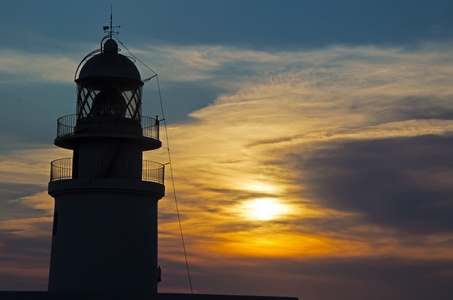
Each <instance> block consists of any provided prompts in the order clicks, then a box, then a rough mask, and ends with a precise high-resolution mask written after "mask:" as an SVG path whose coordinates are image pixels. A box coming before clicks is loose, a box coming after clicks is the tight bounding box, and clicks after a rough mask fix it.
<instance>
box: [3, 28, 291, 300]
mask: <svg viewBox="0 0 453 300" xmlns="http://www.w3.org/2000/svg"><path fill="white" fill-rule="evenodd" d="M106 29H108V30H109V34H108V35H107V36H106V37H104V39H103V40H102V41H101V47H100V49H99V50H96V51H93V52H91V53H90V54H89V55H87V56H86V57H85V58H84V59H83V60H82V62H81V63H80V65H79V68H78V69H77V70H76V76H75V82H76V84H77V103H76V114H74V115H67V116H63V117H61V118H60V119H58V122H57V125H58V128H57V137H56V139H55V145H56V146H58V147H61V148H65V149H69V150H72V154H73V155H72V157H69V158H62V159H57V160H55V161H53V162H52V163H51V179H50V183H49V194H50V195H51V196H52V197H54V198H55V212H54V222H53V232H52V249H51V259H50V274H49V285H48V292H0V300H10V299H11V300H12V299H14V300H32V299H33V300H63V299H64V300H79V299H84V300H91V299H92V300H95V299H96V300H104V299H105V300H112V299H113V300H115V299H118V300H119V299H131V300H134V299H136V300H233V299H234V300H284V299H286V300H289V299H290V300H295V299H296V298H281V297H257V296H227V295H196V294H165V293H164V294H159V293H158V292H157V284H158V282H159V281H160V268H159V267H158V263H157V248H158V247H157V232H158V230H157V206H158V201H159V199H161V198H162V197H163V196H164V195H165V186H164V165H163V164H161V163H158V162H152V161H146V160H143V152H144V151H149V150H155V149H158V148H160V147H161V146H162V143H161V141H160V140H159V118H158V117H156V118H155V119H154V118H149V117H145V116H142V113H141V110H142V109H141V108H142V97H141V96H142V86H143V85H144V83H145V82H146V80H145V81H143V80H142V79H141V75H140V73H139V71H138V69H137V67H136V66H135V64H134V62H133V61H131V60H130V59H129V58H128V57H127V56H124V55H121V54H120V53H118V52H119V50H120V49H119V48H118V44H117V43H116V41H115V40H114V39H113V38H112V37H113V26H112V24H110V27H108V26H107V28H106Z"/></svg>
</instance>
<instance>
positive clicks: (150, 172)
mask: <svg viewBox="0 0 453 300" xmlns="http://www.w3.org/2000/svg"><path fill="white" fill-rule="evenodd" d="M85 161H86V162H87V163H85V164H84V167H85V168H87V167H88V168H89V169H88V171H89V172H88V173H89V174H90V176H89V177H103V176H102V175H103V171H104V170H105V169H106V166H105V165H104V164H102V163H100V161H101V160H99V159H98V158H96V157H93V158H91V159H86V160H85ZM121 164H122V166H121V167H122V170H124V172H122V173H121V175H116V176H115V175H113V176H109V177H113V178H125V179H137V177H136V176H134V174H133V173H134V172H133V171H134V169H136V167H137V166H138V165H140V164H141V168H142V172H141V178H138V179H141V180H142V181H149V182H156V183H160V184H164V170H165V166H164V165H163V164H161V163H158V162H154V161H149V160H133V159H129V160H127V159H126V160H123V161H122V162H121ZM128 171H130V172H128ZM83 177H88V176H79V178H83ZM67 179H74V177H73V160H72V157H68V158H60V159H57V160H54V161H52V162H51V163H50V181H57V180H67Z"/></svg>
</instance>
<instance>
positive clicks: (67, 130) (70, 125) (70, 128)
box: [57, 114, 159, 140]
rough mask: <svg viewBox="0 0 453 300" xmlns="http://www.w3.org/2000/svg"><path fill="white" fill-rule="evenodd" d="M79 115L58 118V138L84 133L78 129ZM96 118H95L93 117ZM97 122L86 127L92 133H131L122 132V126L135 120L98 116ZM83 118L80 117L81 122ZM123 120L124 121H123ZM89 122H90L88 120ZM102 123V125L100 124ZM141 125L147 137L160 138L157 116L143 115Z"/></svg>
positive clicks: (143, 133)
mask: <svg viewBox="0 0 453 300" xmlns="http://www.w3.org/2000/svg"><path fill="white" fill-rule="evenodd" d="M77 119H78V118H77V115H75V114H74V115H67V116H63V117H60V118H59V119H58V120H57V139H58V138H62V137H67V136H71V135H75V134H83V133H85V132H86V131H83V130H82V131H81V130H80V129H79V130H76V126H77V125H79V124H77ZM85 119H87V121H89V118H85ZM92 119H93V120H95V118H92ZM96 120H97V121H100V122H96V123H97V124H96V125H97V126H92V127H88V126H87V125H86V124H85V126H83V127H84V129H88V130H87V131H89V132H90V133H112V132H118V133H130V132H129V131H126V132H121V128H128V126H124V125H125V124H123V123H126V124H127V123H128V122H130V123H132V122H133V121H135V120H132V119H127V118H120V119H118V118H109V117H104V118H97V119H96ZM110 120H115V121H118V120H119V121H120V123H118V122H109V121H110ZM80 121H81V119H79V122H80ZM122 122H123V123H122ZM86 123H89V122H86ZM93 123H95V122H93ZM100 124H102V125H100ZM140 125H141V135H142V136H143V137H146V138H152V139H156V140H159V121H158V119H155V118H150V117H144V116H141V118H140Z"/></svg>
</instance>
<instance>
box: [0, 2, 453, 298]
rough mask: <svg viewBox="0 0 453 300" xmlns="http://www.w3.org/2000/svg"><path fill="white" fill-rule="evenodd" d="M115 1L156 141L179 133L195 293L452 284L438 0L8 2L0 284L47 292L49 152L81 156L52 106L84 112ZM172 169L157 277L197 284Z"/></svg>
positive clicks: (452, 216) (348, 292)
mask: <svg viewBox="0 0 453 300" xmlns="http://www.w3.org/2000/svg"><path fill="white" fill-rule="evenodd" d="M111 4H112V6H113V17H114V25H115V24H116V25H121V28H120V29H119V31H120V33H119V35H118V38H119V39H120V40H121V41H122V42H123V43H124V45H126V47H127V48H128V49H129V50H130V51H131V52H132V53H133V54H134V55H135V56H136V57H138V58H139V59H140V60H141V61H142V62H144V63H145V64H146V65H147V66H149V67H150V68H151V69H152V70H153V71H154V72H156V73H157V74H158V78H159V81H158V82H157V80H156V79H155V78H154V79H153V80H151V81H149V82H148V83H147V84H146V85H145V87H144V96H143V115H145V116H152V117H153V116H155V115H159V116H160V117H161V118H163V117H165V123H166V124H167V133H168V135H165V131H164V128H161V130H162V132H161V134H162V140H163V141H164V146H165V147H164V148H163V149H161V150H156V151H150V152H147V153H145V155H144V156H145V158H146V159H149V160H158V161H160V162H162V163H167V162H168V161H169V159H168V157H167V153H168V152H167V148H169V149H170V153H171V162H172V164H171V167H172V170H173V176H174V185H175V187H176V196H177V201H178V205H179V211H180V218H181V222H182V223H181V225H182V228H183V233H184V237H185V245H186V250H187V258H188V264H189V269H190V276H191V281H192V285H193V290H194V292H195V293H204V294H231V295H263V296H290V297H298V298H299V299H304V300H327V299H351V300H355V299H371V300H372V299H403V300H404V299H412V300H414V299H415V300H417V299H451V298H452V297H453V286H452V284H451V282H453V160H452V156H453V87H452V84H451V82H452V80H453V55H452V48H453V19H452V18H451V16H452V13H453V2H451V1H442V0H411V1H409V0H391V1H388V0H379V1H377V0H376V1H375V0H368V1H358V0H343V1H336V0H318V1H314V0H312V1H306V0H300V1H289V0H279V1H276V0H273V1H269V0H261V1H258V0H245V1H243V0H242V1H239V0H229V1H225V0H217V1H207V0H196V1H186V0H180V1H161V0H155V1H128V2H127V3H126V2H124V1H71V2H70V1H47V0H43V1H21V0H19V1H12V0H4V1H2V9H1V10H0V20H1V21H0V24H1V26H0V40H1V43H0V290H41V291H42V290H46V289H47V279H48V269H49V260H50V243H51V227H52V215H53V199H52V198H51V197H50V196H49V195H48V194H47V184H48V181H49V170H50V162H51V161H52V160H55V159H58V158H62V157H69V156H71V152H69V151H68V150H63V149H59V148H57V147H56V146H54V145H53V140H54V138H55V135H56V120H57V119H58V118H59V117H61V116H64V115H69V114H74V113H75V108H76V105H75V104H76V93H75V92H76V89H75V84H74V73H75V70H76V68H77V65H78V64H79V62H80V61H81V60H82V59H83V58H84V57H85V55H86V54H88V53H89V52H91V51H93V50H95V49H98V48H99V43H100V41H101V39H102V37H103V36H104V32H103V31H102V26H104V25H108V22H109V17H110V6H111ZM120 48H122V52H121V53H123V54H125V55H128V53H127V51H125V48H124V47H123V45H120ZM137 66H138V68H139V70H140V71H141V74H142V78H147V77H150V76H151V75H152V72H151V71H149V70H148V69H147V68H146V67H144V66H143V65H141V64H140V63H138V62H137ZM158 87H160V93H161V96H162V102H163V107H164V110H163V113H162V110H161V107H160V102H159V90H158ZM167 137H168V141H169V142H168V143H167V142H166V138H167ZM166 174H167V177H166V186H167V194H166V197H164V198H163V199H162V200H160V202H159V265H160V266H161V267H162V278H163V281H162V282H161V283H159V291H160V292H172V293H174V292H181V293H188V292H190V287H189V283H188V276H187V272H186V267H185V263H184V254H183V249H182V244H181V239H180V233H179V225H178V219H177V215H176V209H175V200H174V193H173V190H172V182H171V178H170V177H169V174H170V172H169V166H168V165H167V172H166Z"/></svg>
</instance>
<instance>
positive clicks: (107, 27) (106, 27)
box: [102, 5, 121, 38]
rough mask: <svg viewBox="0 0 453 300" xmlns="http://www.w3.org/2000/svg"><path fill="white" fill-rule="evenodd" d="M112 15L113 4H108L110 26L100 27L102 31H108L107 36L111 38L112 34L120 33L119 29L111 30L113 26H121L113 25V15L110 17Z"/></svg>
mask: <svg viewBox="0 0 453 300" xmlns="http://www.w3.org/2000/svg"><path fill="white" fill-rule="evenodd" d="M112 15H113V6H112V5H111V6H110V26H104V27H102V29H103V30H104V32H106V33H108V35H109V38H112V35H113V34H119V33H120V32H119V31H114V30H113V29H114V28H121V26H113V17H112Z"/></svg>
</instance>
